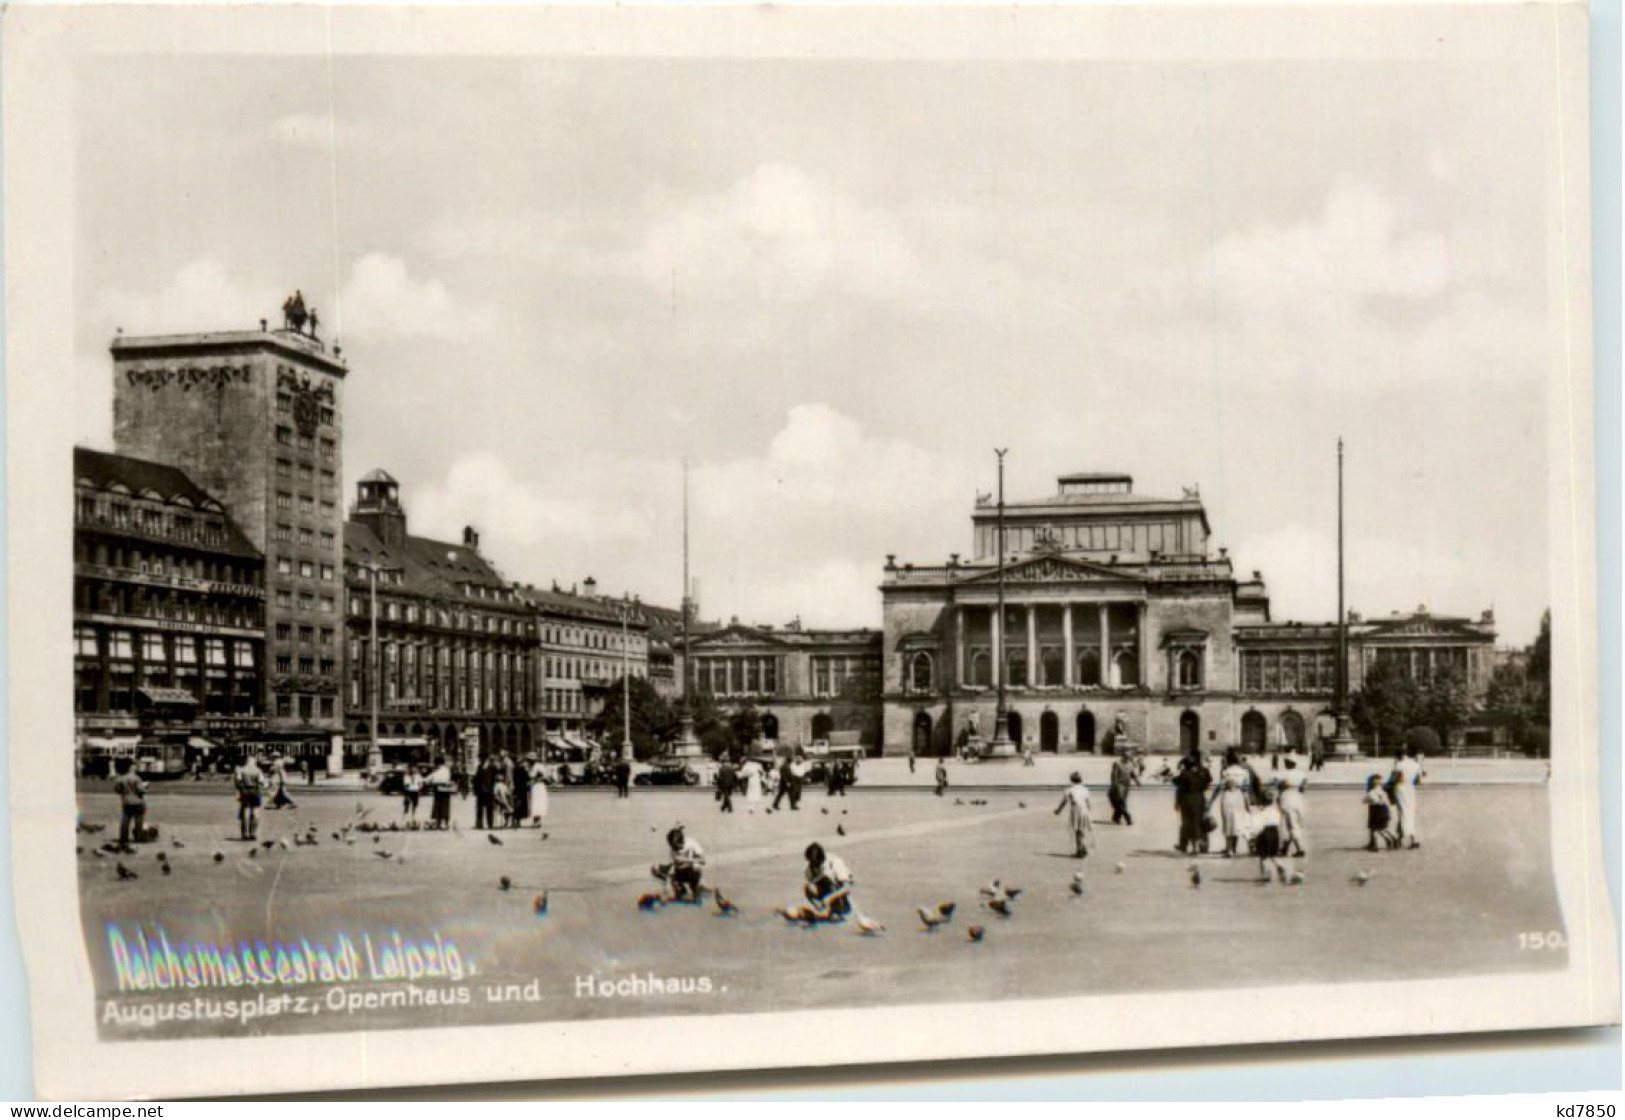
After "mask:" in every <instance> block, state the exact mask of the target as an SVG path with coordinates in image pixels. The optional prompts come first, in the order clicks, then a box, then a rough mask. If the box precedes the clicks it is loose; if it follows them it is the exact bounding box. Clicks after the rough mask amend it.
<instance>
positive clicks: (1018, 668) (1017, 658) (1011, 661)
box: [1005, 650, 1027, 688]
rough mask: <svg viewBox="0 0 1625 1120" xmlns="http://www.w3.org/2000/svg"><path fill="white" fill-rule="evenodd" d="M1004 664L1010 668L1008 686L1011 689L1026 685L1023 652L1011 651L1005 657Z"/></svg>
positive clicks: (1025, 661)
mask: <svg viewBox="0 0 1625 1120" xmlns="http://www.w3.org/2000/svg"><path fill="white" fill-rule="evenodd" d="M1006 656H1007V658H1008V660H1007V661H1006V662H1005V664H1006V665H1008V666H1009V667H1010V679H1009V684H1010V687H1011V688H1024V687H1026V684H1027V654H1026V652H1025V651H1023V650H1011V651H1010V652H1009V654H1007V655H1006Z"/></svg>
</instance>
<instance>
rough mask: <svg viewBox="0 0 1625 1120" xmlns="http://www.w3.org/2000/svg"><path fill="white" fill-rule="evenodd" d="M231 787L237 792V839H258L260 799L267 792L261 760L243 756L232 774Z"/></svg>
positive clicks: (251, 756)
mask: <svg viewBox="0 0 1625 1120" xmlns="http://www.w3.org/2000/svg"><path fill="white" fill-rule="evenodd" d="M231 786H232V788H233V789H234V790H236V791H237V838H238V839H239V840H255V839H258V837H259V833H260V817H259V814H260V799H261V797H262V796H263V795H264V792H265V774H264V772H263V771H262V770H260V764H259V760H258V759H256V758H255V757H254V755H253V754H252V753H249V754H247V755H244V756H243V761H242V764H241V765H240V766H238V767H237V769H235V770H233V771H232V772H231Z"/></svg>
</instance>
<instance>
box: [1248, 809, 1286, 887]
mask: <svg viewBox="0 0 1625 1120" xmlns="http://www.w3.org/2000/svg"><path fill="white" fill-rule="evenodd" d="M1258 800H1259V804H1258V806H1257V807H1256V808H1254V809H1252V810H1251V811H1250V812H1249V813H1248V814H1247V815H1248V818H1249V820H1248V825H1249V830H1250V831H1251V832H1252V834H1253V847H1254V849H1255V850H1256V851H1257V852H1258V879H1259V882H1261V883H1267V882H1269V881H1270V878H1271V876H1270V869H1271V868H1272V867H1273V868H1274V870H1275V877H1277V878H1279V879H1280V881H1281V882H1282V883H1285V882H1287V881H1288V878H1289V876H1290V874H1291V871H1292V859H1291V857H1290V856H1287V855H1286V853H1285V852H1284V851H1283V848H1282V844H1281V806H1280V805H1279V804H1278V803H1277V802H1276V799H1275V791H1274V790H1273V789H1270V788H1269V787H1267V786H1266V787H1264V788H1263V789H1261V790H1259V793H1258Z"/></svg>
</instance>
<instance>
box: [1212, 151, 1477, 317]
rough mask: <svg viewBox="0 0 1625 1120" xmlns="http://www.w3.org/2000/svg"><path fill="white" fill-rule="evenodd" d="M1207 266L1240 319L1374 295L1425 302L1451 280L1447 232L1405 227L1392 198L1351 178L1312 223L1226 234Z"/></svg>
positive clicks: (1353, 307)
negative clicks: (1389, 200) (1390, 201)
mask: <svg viewBox="0 0 1625 1120" xmlns="http://www.w3.org/2000/svg"><path fill="white" fill-rule="evenodd" d="M1210 264H1211V266H1212V271H1213V278H1214V282H1215V284H1216V285H1217V287H1218V290H1219V292H1220V300H1221V304H1222V306H1223V307H1224V308H1225V309H1226V310H1227V311H1228V312H1230V313H1231V314H1233V315H1234V316H1236V317H1237V318H1238V319H1242V320H1252V319H1254V318H1256V317H1259V316H1264V317H1267V318H1270V319H1279V318H1296V317H1303V316H1311V317H1317V318H1319V317H1324V316H1326V315H1327V314H1331V313H1336V314H1349V313H1356V312H1358V311H1359V310H1360V309H1361V304H1362V301H1364V300H1367V299H1372V298H1383V299H1398V300H1427V299H1432V298H1434V297H1437V296H1439V295H1440V294H1441V293H1443V292H1445V290H1446V289H1447V288H1448V286H1449V285H1450V280H1451V256H1450V250H1449V245H1448V242H1447V241H1446V239H1445V237H1444V236H1443V235H1442V234H1440V233H1437V232H1432V231H1423V230H1407V229H1404V228H1402V227H1401V225H1400V222H1399V217H1398V215H1397V214H1396V213H1395V210H1394V207H1393V206H1392V204H1391V203H1389V202H1388V201H1387V200H1386V199H1385V198H1383V197H1382V196H1381V195H1380V194H1379V193H1378V192H1376V191H1375V190H1372V189H1371V188H1369V187H1366V186H1364V185H1361V184H1357V183H1348V182H1343V183H1338V184H1336V185H1335V186H1334V187H1333V188H1332V190H1331V191H1330V193H1329V194H1328V195H1327V198H1326V205H1325V208H1324V210H1323V211H1322V213H1321V214H1320V215H1319V216H1318V217H1317V218H1316V219H1315V220H1314V221H1311V222H1305V223H1302V224H1299V225H1292V226H1284V227H1281V226H1262V227H1258V228H1255V229H1250V230H1247V231H1245V232H1242V233H1236V234H1231V235H1230V236H1228V237H1225V238H1222V239H1221V240H1220V241H1219V243H1218V244H1217V245H1216V246H1214V249H1213V251H1212V254H1211V261H1210ZM1334 309H1335V311H1334Z"/></svg>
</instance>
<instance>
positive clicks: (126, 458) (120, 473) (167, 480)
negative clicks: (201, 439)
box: [73, 447, 261, 559]
mask: <svg viewBox="0 0 1625 1120" xmlns="http://www.w3.org/2000/svg"><path fill="white" fill-rule="evenodd" d="M73 478H74V485H75V486H78V485H81V484H84V485H88V486H90V487H92V488H93V489H96V490H111V489H113V488H114V487H115V486H121V487H123V488H124V489H125V490H128V491H129V492H130V494H131V495H132V496H139V495H141V494H143V493H153V494H157V495H158V497H159V498H160V499H162V500H163V501H165V502H175V503H176V504H181V503H184V504H186V505H189V506H191V507H192V508H193V509H197V510H202V511H203V512H205V513H218V514H220V515H221V517H222V518H223V519H224V521H225V526H226V539H225V540H224V542H222V543H220V544H212V545H205V544H199V543H198V542H196V541H181V540H178V539H177V540H176V541H175V543H176V544H177V545H186V546H187V547H192V548H202V549H204V550H205V551H209V552H224V553H228V554H230V555H234V556H247V557H253V558H255V559H258V558H259V557H260V555H261V553H260V550H259V549H257V548H255V547H254V545H253V544H252V543H251V542H250V541H249V539H248V537H246V536H245V535H244V534H243V531H242V529H240V528H239V527H238V525H237V523H236V522H235V521H233V520H232V519H231V514H230V513H228V512H227V511H226V507H225V506H224V505H222V504H221V502H220V500H219V499H218V498H216V497H215V496H214V495H212V494H210V493H209V492H208V491H207V490H205V489H203V487H201V486H199V485H198V484H197V483H195V482H193V481H192V480H191V478H189V477H188V476H187V474H186V472H185V471H183V470H181V469H179V468H178V467H171V466H169V465H168V464H165V463H155V462H153V461H152V460H151V459H137V458H134V457H133V456H130V455H115V454H113V453H112V452H110V451H94V450H92V449H91V448H88V447H75V448H74V449H73ZM132 535H144V534H132ZM166 539H168V538H166Z"/></svg>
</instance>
